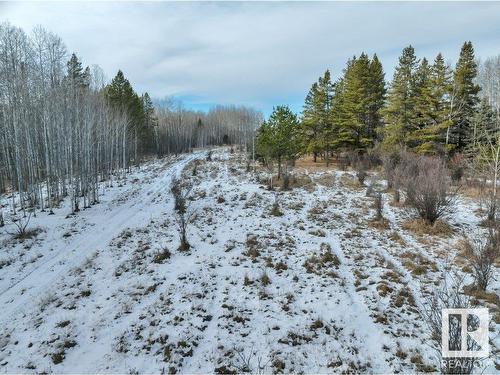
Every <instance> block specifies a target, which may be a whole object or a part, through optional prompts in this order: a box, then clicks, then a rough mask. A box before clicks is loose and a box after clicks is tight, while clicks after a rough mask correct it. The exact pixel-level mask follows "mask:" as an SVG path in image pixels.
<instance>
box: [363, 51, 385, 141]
mask: <svg viewBox="0 0 500 375" xmlns="http://www.w3.org/2000/svg"><path fill="white" fill-rule="evenodd" d="M369 71H370V79H369V85H370V100H369V106H368V118H367V123H366V127H367V129H366V134H367V138H368V139H370V141H371V144H372V145H373V144H374V143H375V142H376V141H377V140H378V138H379V137H378V132H379V129H380V128H381V126H382V114H381V110H382V108H383V107H384V104H385V94H386V88H385V74H384V70H383V68H382V63H381V62H380V60H379V59H378V57H377V55H376V54H374V55H373V58H372V60H371V61H370V67H369Z"/></svg>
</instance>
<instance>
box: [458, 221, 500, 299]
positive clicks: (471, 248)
mask: <svg viewBox="0 0 500 375" xmlns="http://www.w3.org/2000/svg"><path fill="white" fill-rule="evenodd" d="M463 248H464V253H465V257H466V258H467V259H468V261H469V266H470V267H471V268H472V276H473V277H474V284H475V286H476V288H477V289H479V290H480V291H483V292H484V291H486V288H487V287H488V284H489V283H490V281H491V280H492V279H493V275H494V272H495V262H496V261H497V259H499V258H500V231H499V230H498V228H490V229H489V231H488V236H487V237H486V239H484V238H483V236H478V237H476V238H465V239H464V241H463Z"/></svg>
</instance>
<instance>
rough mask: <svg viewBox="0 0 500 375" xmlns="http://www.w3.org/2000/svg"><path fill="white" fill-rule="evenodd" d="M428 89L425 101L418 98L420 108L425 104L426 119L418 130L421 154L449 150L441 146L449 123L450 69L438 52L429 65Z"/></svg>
mask: <svg viewBox="0 0 500 375" xmlns="http://www.w3.org/2000/svg"><path fill="white" fill-rule="evenodd" d="M429 78H430V79H429V82H428V83H429V84H430V90H428V89H427V90H424V91H425V92H426V93H427V95H428V96H427V101H423V100H422V99H421V100H420V106H419V107H420V109H421V110H422V109H423V108H422V104H424V103H425V102H427V106H425V104H424V106H425V112H427V115H426V116H424V117H425V118H427V119H428V122H427V123H426V124H425V125H426V126H425V127H423V128H422V129H421V130H420V131H419V146H418V147H417V150H416V151H418V152H420V153H422V154H440V153H445V152H447V151H449V150H446V149H444V148H443V146H444V144H445V138H446V131H447V129H448V127H449V126H450V124H451V121H450V100H449V98H450V93H451V71H450V69H449V68H448V67H447V66H446V64H445V62H444V58H443V56H442V55H441V53H439V54H438V55H437V56H436V58H435V59H434V63H433V64H432V66H430V77H429Z"/></svg>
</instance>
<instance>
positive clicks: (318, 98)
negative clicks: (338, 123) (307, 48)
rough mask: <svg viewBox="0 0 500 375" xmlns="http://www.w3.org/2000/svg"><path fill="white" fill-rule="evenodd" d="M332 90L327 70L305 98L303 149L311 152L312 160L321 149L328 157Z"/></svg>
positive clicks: (330, 141) (315, 158)
mask: <svg viewBox="0 0 500 375" xmlns="http://www.w3.org/2000/svg"><path fill="white" fill-rule="evenodd" d="M332 92H333V85H332V82H331V78H330V71H328V70H327V71H326V72H325V73H324V75H323V76H322V77H320V78H319V79H318V82H315V83H314V84H313V85H312V87H311V89H310V90H309V93H308V94H307V96H306V99H305V104H304V109H303V111H302V133H303V139H304V151H305V152H306V153H312V154H313V157H314V162H316V160H317V157H318V155H319V154H320V153H322V152H323V151H326V157H328V152H329V150H330V149H331V143H332V140H331V139H330V138H329V136H330V134H331V129H332V124H331V116H330V108H331V104H332Z"/></svg>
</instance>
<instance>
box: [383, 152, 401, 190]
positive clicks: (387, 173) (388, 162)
mask: <svg viewBox="0 0 500 375" xmlns="http://www.w3.org/2000/svg"><path fill="white" fill-rule="evenodd" d="M400 161H401V152H400V151H393V152H392V153H390V154H386V155H384V156H383V157H382V165H383V167H384V178H385V179H386V180H387V187H388V188H389V189H392V188H393V186H394V182H395V177H396V168H397V167H398V165H399V162H400Z"/></svg>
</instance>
